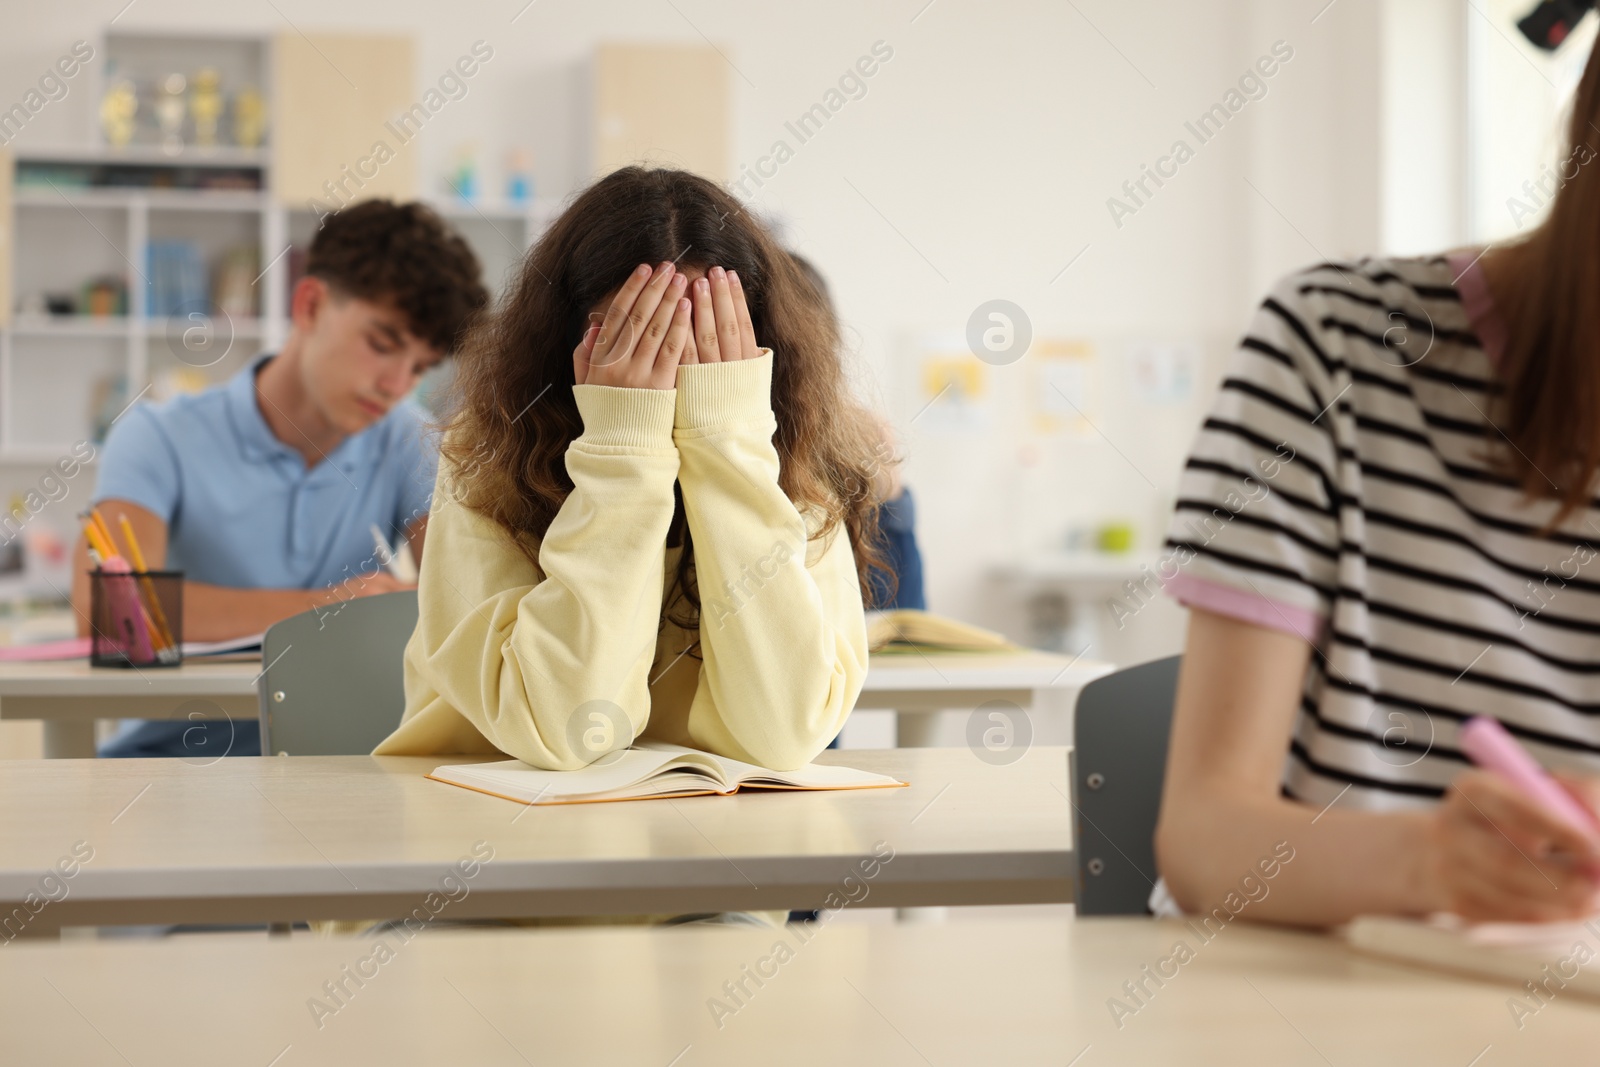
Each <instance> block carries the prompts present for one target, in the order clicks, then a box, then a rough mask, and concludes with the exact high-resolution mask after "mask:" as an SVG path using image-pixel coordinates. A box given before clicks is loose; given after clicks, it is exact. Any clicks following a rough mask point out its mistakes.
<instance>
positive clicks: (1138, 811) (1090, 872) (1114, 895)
mask: <svg viewBox="0 0 1600 1067" xmlns="http://www.w3.org/2000/svg"><path fill="white" fill-rule="evenodd" d="M1182 659H1183V657H1182V656H1172V657H1170V658H1168V659H1158V660H1153V661H1151V662H1150V663H1141V664H1139V665H1138V666H1136V667H1128V668H1126V669H1124V670H1120V671H1117V672H1116V673H1115V674H1108V675H1106V676H1105V677H1104V678H1099V679H1096V680H1095V681H1093V682H1090V683H1089V684H1088V685H1086V686H1084V688H1083V692H1082V693H1081V694H1080V695H1079V697H1078V706H1077V713H1076V718H1075V723H1074V727H1073V746H1072V753H1071V755H1070V756H1069V757H1068V763H1067V773H1068V777H1069V778H1070V780H1071V782H1072V807H1073V828H1074V832H1075V836H1074V838H1073V852H1074V858H1075V859H1076V862H1077V879H1076V882H1077V885H1076V891H1077V896H1076V902H1077V910H1078V914H1080V915H1146V914H1149V910H1150V909H1149V907H1148V904H1147V902H1148V901H1149V899H1150V890H1151V889H1153V888H1154V887H1155V882H1156V859H1155V832H1156V816H1157V814H1158V813H1159V812H1160V810H1161V782H1162V778H1163V777H1164V776H1165V774H1166V768H1167V734H1168V731H1169V729H1170V727H1171V725H1172V701H1173V697H1174V695H1175V694H1176V692H1177V688H1178V664H1179V663H1180V662H1181V661H1182Z"/></svg>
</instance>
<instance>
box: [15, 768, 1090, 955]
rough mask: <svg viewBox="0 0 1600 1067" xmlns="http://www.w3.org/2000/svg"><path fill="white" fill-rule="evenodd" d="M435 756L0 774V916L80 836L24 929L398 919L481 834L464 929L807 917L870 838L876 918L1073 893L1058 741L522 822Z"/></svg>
mask: <svg viewBox="0 0 1600 1067" xmlns="http://www.w3.org/2000/svg"><path fill="white" fill-rule="evenodd" d="M441 762H470V760H467V759H464V758H462V757H449V758H441V757H426V758H418V757H404V758H402V757H372V756H324V757H315V756H302V757H296V758H292V759H291V758H283V757H279V758H274V757H258V758H234V759H224V760H219V761H217V762H215V763H213V764H211V765H209V766H198V765H191V764H190V763H188V762H186V761H184V760H180V759H151V760H11V761H7V762H0V916H3V915H5V914H9V913H10V911H11V909H12V907H13V906H14V904H6V903H4V902H5V901H12V902H15V901H19V900H22V899H23V897H24V895H25V894H26V893H27V892H28V891H29V890H30V889H33V888H35V887H36V886H37V884H38V882H39V879H40V877H41V875H42V874H43V872H44V871H45V870H46V869H47V868H49V867H50V866H52V865H54V864H55V863H56V862H57V860H59V859H61V858H62V857H63V856H67V855H69V853H70V852H71V849H72V847H73V846H74V844H75V843H76V842H78V841H83V842H86V843H87V845H88V847H89V848H92V849H93V850H94V858H93V859H92V861H90V862H88V863H87V864H85V865H84V866H83V867H82V869H81V870H79V871H78V873H77V874H76V876H75V877H74V878H72V879H71V881H70V882H69V883H67V884H68V886H69V888H70V893H69V894H68V895H67V896H66V897H65V898H64V899H62V900H61V901H60V902H58V903H54V904H51V905H49V906H48V907H46V908H45V909H44V910H43V911H41V912H40V913H39V914H38V916H37V918H36V919H35V922H34V929H33V932H35V933H40V934H48V933H49V932H50V931H51V930H52V929H55V928H57V927H60V926H64V925H65V926H78V925H120V924H133V923H168V922H287V921H294V920H308V919H370V918H383V917H389V916H394V915H403V914H406V913H408V912H410V911H411V910H412V909H413V908H414V907H415V906H416V905H417V904H418V903H419V902H420V901H421V900H422V899H423V898H424V897H425V896H426V895H427V894H428V893H430V892H433V891H435V890H436V889H437V888H438V885H439V880H440V879H441V878H442V877H443V876H444V875H445V874H446V873H447V872H448V871H449V870H450V868H451V866H452V865H453V864H454V863H455V862H456V861H457V860H458V859H460V858H462V857H463V856H467V855H468V854H469V853H470V852H471V850H472V848H473V846H474V844H475V843H476V842H478V841H484V842H487V843H488V846H489V847H491V848H492V849H493V850H494V859H493V861H492V862H490V863H487V864H485V865H484V867H483V870H482V872H481V874H479V876H478V877H477V879H476V880H475V881H474V883H473V889H472V893H471V895H470V896H469V897H468V898H467V899H466V900H464V901H462V902H461V903H460V904H459V905H455V906H453V908H452V911H453V913H454V914H457V915H460V916H462V917H468V916H482V917H490V916H499V917H505V916H537V915H622V914H639V913H661V912H670V913H687V912H701V911H738V910H762V909H777V908H794V909H798V908H815V907H820V906H822V903H823V901H824V900H825V899H826V897H827V895H828V894H829V893H830V892H833V891H834V890H836V889H838V888H839V886H840V884H841V883H842V881H843V879H844V878H845V877H846V876H847V875H848V874H850V873H851V870H852V869H853V866H854V864H855V863H856V862H857V861H858V860H859V859H860V858H862V857H864V856H868V855H869V854H871V852H872V850H873V847H874V845H875V843H877V842H880V841H882V842H886V843H887V845H888V846H889V847H890V848H892V849H893V850H894V851H895V854H896V858H895V859H894V860H893V861H892V863H890V864H889V865H888V866H886V867H885V868H884V869H883V872H882V873H881V874H880V875H879V876H878V877H877V878H876V879H875V880H874V882H873V889H872V893H873V904H874V906H879V907H905V906H939V905H948V904H978V903H990V904H1001V903H1058V902H1064V901H1067V900H1070V899H1071V895H1072V890H1071V877H1072V870H1073V861H1072V845H1071V842H1072V819H1071V817H1070V805H1069V804H1068V802H1067V799H1066V792H1067V785H1066V773H1067V758H1066V750H1065V749H1064V748H1043V747H1041V748H1035V749H1032V750H1030V751H1029V752H1027V753H1026V754H1025V755H1024V756H1023V757H1022V758H1021V759H1020V760H1019V761H1017V762H1016V763H1014V764H1010V765H1007V766H1000V767H996V766H991V765H989V764H986V763H984V762H982V761H981V760H980V759H978V758H977V756H975V755H974V754H973V753H971V752H969V751H967V750H966V749H905V750H902V749H890V750H886V751H870V750H854V751H849V752H829V753H825V754H824V755H823V757H822V760H821V762H834V763H843V764H846V765H848V766H853V767H861V768H864V769H867V770H872V771H878V772H881V773H884V774H889V775H893V776H894V777H897V778H899V779H901V780H903V781H909V782H910V783H911V785H910V786H909V787H906V788H894V789H868V790H859V791H849V792H818V793H747V794H741V795H739V796H734V797H693V798H686V799H681V800H646V801H635V802H629V803H613V804H577V805H564V806H546V807H534V808H527V807H524V806H522V805H518V804H516V803H514V802H512V801H507V800H501V799H499V798H496V797H490V796H485V795H483V794H481V793H474V792H472V791H470V790H466V789H461V788H458V787H455V786H450V785H445V784H443V783H440V782H434V781H429V780H427V779H425V778H424V777H423V775H424V774H425V773H426V772H427V771H430V770H432V769H433V768H434V767H436V766H438V765H439V764H440V763H441Z"/></svg>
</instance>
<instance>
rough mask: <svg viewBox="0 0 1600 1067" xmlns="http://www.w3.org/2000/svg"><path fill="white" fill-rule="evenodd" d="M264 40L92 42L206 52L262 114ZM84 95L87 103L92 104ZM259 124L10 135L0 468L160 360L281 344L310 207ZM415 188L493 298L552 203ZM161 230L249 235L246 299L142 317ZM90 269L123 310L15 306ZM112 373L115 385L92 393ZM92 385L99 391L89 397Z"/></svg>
mask: <svg viewBox="0 0 1600 1067" xmlns="http://www.w3.org/2000/svg"><path fill="white" fill-rule="evenodd" d="M273 47H274V42H273V39H272V38H271V37H268V36H248V35H232V36H217V35H207V34H184V33H174V34H158V33H150V32H146V31H138V32H129V33H121V32H118V33H110V34H107V35H106V36H105V37H104V38H103V40H102V43H101V49H102V51H101V52H100V53H99V54H100V55H102V56H105V57H107V58H108V59H109V60H111V61H113V62H117V61H123V60H125V61H126V63H125V66H124V72H128V67H129V66H131V67H134V68H138V66H139V64H143V65H144V67H143V68H142V69H143V70H144V71H146V72H148V71H149V70H152V69H156V70H160V69H177V70H193V69H195V68H196V67H198V66H199V65H201V64H207V63H208V64H211V65H214V66H218V67H219V69H221V70H222V72H223V75H224V86H225V88H228V87H234V86H237V85H238V84H240V81H238V80H236V79H239V78H244V79H247V80H248V81H249V83H251V84H256V85H258V86H260V87H261V88H262V89H263V91H265V92H267V95H268V99H269V101H273V104H272V105H269V115H270V116H271V117H272V118H275V117H276V107H275V103H276V101H275V98H274V97H273V94H272V93H271V91H270V89H271V86H270V85H269V73H270V72H271V71H272V69H273V67H272V62H271V53H272V49H273ZM163 57H167V58H165V59H164V58H163ZM163 63H166V64H168V66H162V65H161V64H163ZM109 65H111V63H107V64H100V63H97V64H95V66H96V68H100V67H103V66H109ZM240 72H243V73H240ZM97 76H98V75H97ZM105 86H106V82H105V81H104V80H103V79H101V80H99V81H98V83H97V84H96V85H95V88H94V91H95V92H96V93H97V94H99V93H102V92H103V91H104V89H105ZM98 99H99V96H98V95H97V96H96V100H97V101H98ZM91 110H92V111H94V112H95V114H96V115H98V104H97V106H96V107H95V108H93V109H91ZM267 136H268V138H269V143H268V144H267V145H264V146H262V147H255V148H241V147H237V146H229V145H218V146H215V147H209V148H208V147H199V146H195V145H192V144H186V145H184V146H183V148H182V149H181V150H179V151H177V152H176V153H168V152H167V151H165V150H163V148H162V147H161V146H160V145H157V144H141V143H132V144H128V145H125V146H120V147H119V146H113V145H109V144H106V143H104V139H103V137H102V135H101V131H100V128H99V126H98V120H97V119H96V124H95V125H94V127H93V128H92V129H90V130H88V131H86V135H85V138H84V140H83V141H82V142H80V143H76V144H62V145H53V146H49V147H36V146H24V145H18V146H15V149H14V154H13V156H12V158H11V160H10V162H9V164H8V165H10V166H11V167H13V168H14V173H13V174H12V176H11V177H12V179H13V190H14V191H13V194H12V196H11V198H10V199H11V202H10V204H9V205H6V206H4V207H3V208H0V211H4V212H5V213H6V215H7V216H8V217H0V225H4V226H6V227H7V231H6V232H7V233H8V234H9V235H10V236H11V243H12V248H11V272H10V274H11V291H10V292H6V293H3V294H0V297H3V298H4V299H5V300H6V302H7V304H6V306H7V308H8V309H9V311H10V313H11V314H10V315H9V318H8V319H5V320H4V321H5V325H4V327H3V328H0V470H5V469H13V470H15V472H16V474H18V475H22V474H25V472H23V471H21V470H19V469H18V468H24V467H29V466H39V465H47V464H50V463H53V462H54V461H55V460H57V459H58V458H60V457H61V456H63V455H67V454H69V453H70V451H71V449H72V446H73V444H74V443H75V442H77V441H80V440H84V439H89V440H94V441H96V442H97V443H98V435H97V433H96V430H97V426H96V417H97V413H98V414H99V419H100V421H101V422H104V421H105V420H106V419H107V418H109V416H110V415H114V414H116V412H117V411H118V410H120V409H121V407H122V406H123V404H125V403H127V402H129V401H132V400H133V399H134V398H136V397H142V398H144V399H148V398H149V397H150V395H151V392H152V388H151V387H152V386H155V385H158V384H159V383H160V382H161V381H163V380H164V375H166V372H168V371H173V370H180V369H192V370H194V371H197V372H199V373H200V374H201V375H202V376H203V377H205V378H206V379H207V380H208V382H213V383H214V382H218V381H221V380H223V379H225V378H227V377H229V376H231V375H232V374H233V373H235V372H236V371H237V370H238V369H239V368H240V367H241V366H243V365H245V364H246V363H247V362H248V361H249V359H250V358H251V357H253V356H254V355H255V354H256V353H258V352H262V351H272V350H275V349H276V348H277V347H278V346H280V345H281V344H282V343H283V340H284V338H285V337H286V335H287V333H288V319H287V315H288V298H289V272H290V262H289V261H290V255H289V254H288V248H289V246H290V245H291V244H292V245H294V246H296V247H298V248H301V249H304V248H307V247H309V244H310V240H311V237H312V236H313V235H314V233H315V229H316V216H315V214H314V213H312V212H311V211H310V210H309V209H308V208H306V207H305V205H303V204H302V205H298V206H297V205H291V204H285V203H284V202H282V201H283V198H282V197H280V196H279V195H278V191H277V189H276V187H275V185H274V181H273V165H272V158H273V156H272V151H271V148H270V138H271V137H272V136H273V125H272V122H271V120H270V119H269V125H268V135H267ZM51 165H54V167H55V168H56V171H57V173H62V172H63V171H62V168H66V170H67V171H70V170H71V168H73V167H79V168H82V167H103V168H115V169H116V170H117V171H118V172H119V173H120V174H121V175H122V176H123V177H130V176H132V177H137V176H138V175H139V174H140V172H145V173H146V176H147V177H148V176H149V175H150V172H153V171H157V170H159V171H162V172H164V173H175V171H174V170H173V168H182V169H184V170H185V171H188V172H189V173H190V174H193V173H196V172H204V171H206V170H213V171H214V170H216V169H218V168H224V169H226V170H228V171H233V172H241V173H243V174H245V175H248V176H250V177H253V178H254V180H255V182H256V183H257V184H258V185H259V188H258V189H253V190H236V189H197V188H145V187H135V186H132V185H97V186H93V187H79V186H77V185H70V184H62V183H55V182H41V181H38V180H33V181H26V182H25V181H24V180H23V176H24V175H25V174H33V175H35V176H37V175H40V174H41V173H42V172H41V171H40V169H39V168H44V167H50V166H51ZM423 199H425V200H427V201H428V202H429V203H430V204H431V205H432V206H433V207H434V208H435V209H436V210H438V211H439V212H440V214H441V215H443V216H444V217H445V218H446V219H447V220H449V221H450V223H451V224H452V225H453V226H454V227H455V228H456V229H457V230H458V231H459V232H460V233H461V234H462V236H463V237H464V238H465V239H466V240H467V242H468V243H469V244H470V245H472V247H473V250H474V251H475V252H476V253H477V254H478V256H479V258H480V260H482V262H483V264H484V277H485V281H486V283H487V284H488V286H489V289H490V292H491V294H493V295H494V297H496V298H498V296H499V293H500V291H501V289H502V288H503V286H504V284H505V283H506V281H507V280H508V279H509V277H510V272H511V271H512V270H513V269H514V267H515V266H516V265H517V263H518V262H519V261H520V260H521V258H522V254H523V252H524V251H525V250H526V249H527V248H528V247H529V246H530V245H531V244H532V243H533V241H534V240H535V239H536V238H537V236H538V234H539V233H540V232H542V230H543V229H544V227H545V226H546V225H547V224H548V221H549V219H550V217H551V216H552V214H553V205H551V204H549V203H547V202H543V201H535V202H534V203H532V204H530V205H521V204H506V203H495V202H474V203H464V202H461V201H459V200H453V199H451V200H445V199H438V198H427V197H424V198H423ZM158 240H182V241H187V242H191V243H193V244H194V245H196V246H198V247H199V248H200V250H201V254H202V257H203V258H204V259H205V261H206V264H207V269H208V270H211V269H213V268H214V266H215V263H216V261H217V260H218V259H219V258H220V257H221V256H222V255H223V254H224V253H226V252H227V251H228V250H229V249H231V248H235V247H237V246H240V245H253V246H254V247H255V248H256V250H257V251H256V257H257V263H258V267H259V270H260V275H259V276H258V278H257V279H256V281H255V283H254V288H255V289H256V290H257V295H256V299H255V309H254V314H252V315H249V316H232V317H229V316H226V315H223V314H220V313H218V312H217V311H216V310H215V308H205V309H200V308H197V309H195V310H194V313H193V314H186V315H183V316H177V317H154V316H151V315H150V314H149V313H148V289H149V279H148V277H147V274H148V269H149V264H150V247H151V242H152V241H158ZM101 276H115V277H120V278H121V279H122V280H123V282H124V284H125V286H126V292H127V314H126V315H125V316H114V317H92V316H89V315H84V314H73V315H53V314H41V313H37V312H23V311H21V309H20V308H19V303H20V302H21V301H23V300H24V299H25V298H28V297H30V296H32V295H34V294H39V295H43V294H51V293H67V292H70V293H74V294H76V293H78V292H79V291H80V290H81V287H82V285H83V284H84V283H85V282H86V281H88V280H90V279H92V278H96V277H101ZM115 381H120V382H121V383H122V384H121V388H120V389H116V390H111V393H112V399H111V400H108V399H105V397H104V395H103V394H104V393H105V392H106V390H107V388H108V386H109V385H110V384H111V383H113V382H115ZM97 390H98V391H100V393H101V394H102V396H101V398H100V399H99V401H98V402H97ZM113 400H115V401H117V402H113ZM13 480H15V479H13ZM3 503H4V502H3V501H0V504H3Z"/></svg>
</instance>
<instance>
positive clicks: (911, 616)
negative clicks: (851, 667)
mask: <svg viewBox="0 0 1600 1067" xmlns="http://www.w3.org/2000/svg"><path fill="white" fill-rule="evenodd" d="M867 650H868V651H870V652H891V653H893V652H913V651H930V652H931V651H937V652H1015V651H1017V646H1016V645H1014V644H1012V643H1011V642H1010V641H1007V640H1006V639H1005V637H1004V636H1002V635H1000V634H997V633H995V632H994V631H993V630H985V629H983V628H982V627H981V626H973V625H972V624H971V623H967V622H961V621H960V620H957V619H948V618H945V617H944V616H943V615H935V614H933V613H932V612H928V611H918V610H917V609H915V608H897V609H895V610H893V611H869V612H867Z"/></svg>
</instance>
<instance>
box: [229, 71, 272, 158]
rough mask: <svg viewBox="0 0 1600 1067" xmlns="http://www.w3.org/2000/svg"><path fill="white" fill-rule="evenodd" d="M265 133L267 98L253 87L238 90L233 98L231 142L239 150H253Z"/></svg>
mask: <svg viewBox="0 0 1600 1067" xmlns="http://www.w3.org/2000/svg"><path fill="white" fill-rule="evenodd" d="M266 133H267V98H266V97H265V96H262V95H261V90H259V89H257V88H256V87H255V86H253V85H247V86H245V87H244V88H243V89H240V90H239V92H238V94H237V95H236V96H234V98H233V142H234V144H237V145H238V146H239V147H240V148H255V147H257V146H258V145H260V144H261V142H262V140H263V139H264V138H265V137H266Z"/></svg>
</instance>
